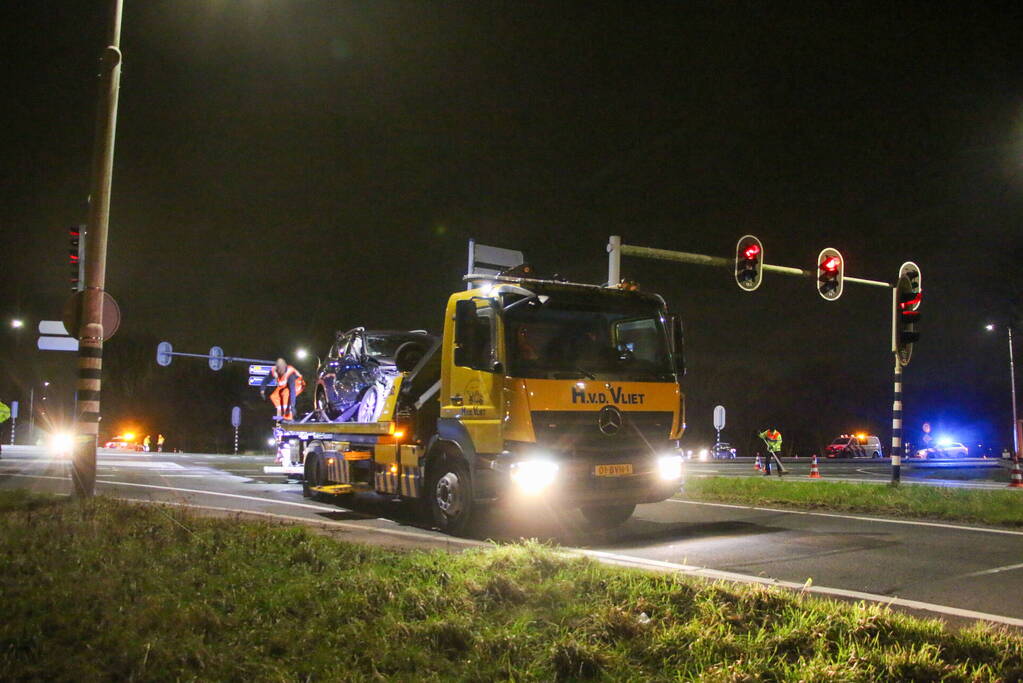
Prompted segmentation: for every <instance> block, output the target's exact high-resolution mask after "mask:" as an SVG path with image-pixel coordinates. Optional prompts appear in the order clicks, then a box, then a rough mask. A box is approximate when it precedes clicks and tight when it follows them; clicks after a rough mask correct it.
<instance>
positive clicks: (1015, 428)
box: [984, 323, 1019, 458]
mask: <svg viewBox="0 0 1023 683" xmlns="http://www.w3.org/2000/svg"><path fill="white" fill-rule="evenodd" d="M995 327H996V326H995V325H993V324H991V323H988V324H987V325H985V326H984V329H985V330H987V331H988V332H993V331H994V330H995ZM1005 331H1006V332H1008V333H1009V387H1010V388H1011V390H1012V455H1013V457H1014V458H1019V418H1018V417H1017V415H1016V361H1015V359H1014V356H1013V351H1012V326H1011V325H1006V326H1005Z"/></svg>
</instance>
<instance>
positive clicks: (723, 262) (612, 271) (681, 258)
mask: <svg viewBox="0 0 1023 683" xmlns="http://www.w3.org/2000/svg"><path fill="white" fill-rule="evenodd" d="M607 252H608V268H607V273H608V279H607V282H608V286H614V285H616V284H618V283H619V282H620V281H621V273H622V256H634V257H636V258H648V259H654V260H658V261H672V262H674V263H688V264H690V265H694V266H712V267H718V268H731V267H732V266H733V265H734V261H733V260H732V259H728V258H721V257H720V256H708V255H706V254H693V253H690V252H686V251H672V250H670V249H654V248H652V247H637V246H635V245H633V244H622V238H621V237H619V236H618V235H612V236H611V239H610V240H609V241H608V245H607ZM761 267H762V268H763V270H764V271H765V272H768V273H780V274H782V275H792V276H794V277H807V278H816V277H817V272H816V271H813V270H804V269H803V268H792V267H790V266H776V265H774V264H771V263H765V264H763V266H761ZM844 280H845V281H846V282H852V283H855V284H858V285H868V286H871V287H885V288H888V289H890V288H891V284H890V283H888V282H881V281H880V280H866V279H863V278H858V277H849V276H848V275H846V276H845V278H844Z"/></svg>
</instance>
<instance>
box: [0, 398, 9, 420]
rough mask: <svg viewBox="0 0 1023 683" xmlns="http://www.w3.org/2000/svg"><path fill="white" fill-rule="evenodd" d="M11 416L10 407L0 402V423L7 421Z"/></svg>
mask: <svg viewBox="0 0 1023 683" xmlns="http://www.w3.org/2000/svg"><path fill="white" fill-rule="evenodd" d="M10 417H11V409H10V408H9V407H7V404H6V403H3V402H0V423H2V422H7V420H9V419H10Z"/></svg>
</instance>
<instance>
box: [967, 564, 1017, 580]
mask: <svg viewBox="0 0 1023 683" xmlns="http://www.w3.org/2000/svg"><path fill="white" fill-rule="evenodd" d="M1014 569H1023V563H1020V564H1007V565H1005V566H1003V567H995V568H994V569H984V570H982V571H979V572H973V573H972V574H963V575H962V576H960V577H957V578H962V579H969V578H971V577H974V576H987V575H989V574H1001V573H1002V572H1011V571H1012V570H1014Z"/></svg>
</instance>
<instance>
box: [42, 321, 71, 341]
mask: <svg viewBox="0 0 1023 683" xmlns="http://www.w3.org/2000/svg"><path fill="white" fill-rule="evenodd" d="M39 334H49V335H54V336H58V337H61V336H63V337H70V336H71V335H69V334H68V333H67V328H65V327H64V323H63V322H61V321H60V320H40V321H39Z"/></svg>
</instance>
